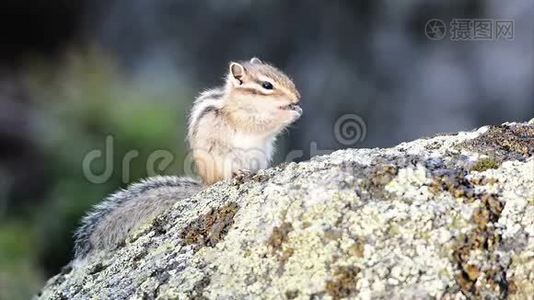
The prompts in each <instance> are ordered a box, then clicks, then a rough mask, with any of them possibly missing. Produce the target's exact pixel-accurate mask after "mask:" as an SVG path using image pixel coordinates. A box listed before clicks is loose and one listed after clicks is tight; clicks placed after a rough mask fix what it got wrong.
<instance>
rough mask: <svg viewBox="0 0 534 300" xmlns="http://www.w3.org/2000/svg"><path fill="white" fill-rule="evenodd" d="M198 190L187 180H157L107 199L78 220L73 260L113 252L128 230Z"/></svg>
mask: <svg viewBox="0 0 534 300" xmlns="http://www.w3.org/2000/svg"><path fill="white" fill-rule="evenodd" d="M201 188H202V185H201V184H200V183H199V182H197V181H195V180H193V179H191V178H185V177H176V176H157V177H152V178H148V179H145V180H143V181H141V182H138V183H134V184H132V185H130V186H129V187H128V188H127V189H123V190H120V191H118V192H116V193H114V194H112V195H110V196H108V197H107V198H106V199H104V201H102V202H101V203H99V204H97V205H96V206H95V207H94V208H93V209H92V210H91V211H89V213H87V215H86V216H85V217H84V218H83V219H82V222H81V223H82V224H81V226H80V228H79V229H78V230H77V231H76V233H75V235H74V237H75V246H74V251H75V255H74V258H75V260H76V261H81V260H84V258H86V257H87V256H88V255H89V254H90V253H91V252H93V251H97V250H110V249H113V248H115V247H116V246H118V245H119V244H120V243H121V242H122V241H124V240H125V238H126V237H127V235H128V233H129V232H130V231H131V230H134V229H135V228H137V227H138V226H139V225H141V224H143V223H145V222H147V221H148V220H150V219H151V218H154V217H156V216H157V215H158V214H160V213H161V212H163V211H164V210H166V209H167V208H169V207H171V206H172V205H173V204H174V203H176V202H177V201H180V200H183V199H185V198H189V197H191V196H193V195H194V194H196V193H197V192H199V191H200V190H201Z"/></svg>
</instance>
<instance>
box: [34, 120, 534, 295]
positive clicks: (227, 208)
mask: <svg viewBox="0 0 534 300" xmlns="http://www.w3.org/2000/svg"><path fill="white" fill-rule="evenodd" d="M533 154H534V122H532V121H531V122H530V123H529V124H526V123H525V124H517V123H508V124H504V125H501V126H489V127H483V128H480V129H479V130H476V131H473V132H461V133H458V134H452V135H441V136H436V137H433V138H428V139H421V140H416V141H413V142H410V143H403V144H400V145H398V146H396V147H394V148H391V149H349V150H342V151H337V152H334V153H332V154H330V155H325V156H320V157H314V158H313V159H312V160H310V161H307V162H302V163H290V164H288V165H285V166H279V167H275V168H272V169H268V170H264V171H261V172H260V173H259V174H258V175H257V176H255V177H254V178H253V179H251V180H249V181H245V182H242V183H236V182H234V183H231V182H221V183H218V184H216V185H215V186H213V187H211V188H209V189H206V190H205V191H203V192H200V193H199V194H197V195H196V196H194V197H193V198H191V199H188V200H185V201H180V202H178V203H177V204H176V205H175V206H174V208H173V209H172V210H170V211H168V212H166V213H164V214H163V215H161V216H159V217H157V218H156V219H155V220H153V222H151V223H150V224H147V225H146V226H145V227H143V228H141V229H140V230H138V231H137V232H135V233H134V234H132V235H131V236H130V237H129V239H128V240H127V241H126V243H125V244H124V245H123V246H122V247H121V248H119V249H117V250H116V251H113V252H111V253H108V254H107V255H105V256H101V257H97V259H96V260H95V261H94V262H93V263H90V264H88V265H86V266H82V267H79V268H75V269H74V270H67V269H66V270H65V271H64V272H62V274H59V275H56V276H55V277H53V278H52V279H50V280H49V282H48V283H47V285H46V287H45V288H44V289H43V291H42V292H41V293H40V297H41V298H43V299H154V298H156V299H187V298H197V299H198V298H204V299H205V298H208V299H242V298H276V299H310V298H314V299H315V298H325V299H329V298H334V299H338V298H344V297H348V298H362V299H368V298H384V299H387V298H394V299H396V298H410V299H413V298H430V297H443V298H446V299H462V298H466V297H467V298H474V297H477V298H478V297H488V298H490V299H491V298H507V297H509V298H515V299H525V298H528V297H532V295H534V236H533V235H534V157H533Z"/></svg>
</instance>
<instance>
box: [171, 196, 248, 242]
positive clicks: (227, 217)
mask: <svg viewBox="0 0 534 300" xmlns="http://www.w3.org/2000/svg"><path fill="white" fill-rule="evenodd" d="M238 209H239V206H238V205H237V203H235V202H230V203H228V204H226V205H225V206H223V207H220V208H212V209H211V210H210V211H209V212H208V213H207V214H204V215H202V216H200V217H198V218H197V219H195V220H194V221H193V222H191V223H189V224H188V225H187V226H186V227H185V228H184V229H183V230H182V231H181V232H180V238H182V240H183V241H184V242H185V243H186V244H187V245H191V244H196V245H198V246H208V247H213V246H215V245H216V244H217V243H218V242H219V241H221V240H222V239H223V238H224V236H225V235H226V234H227V233H228V231H229V229H230V226H232V224H234V216H235V214H236V213H237V211H238Z"/></svg>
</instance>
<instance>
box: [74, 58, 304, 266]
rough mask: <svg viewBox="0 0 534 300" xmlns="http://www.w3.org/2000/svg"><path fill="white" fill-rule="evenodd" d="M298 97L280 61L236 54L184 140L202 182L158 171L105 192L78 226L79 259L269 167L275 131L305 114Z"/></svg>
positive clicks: (199, 105)
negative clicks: (208, 190)
mask: <svg viewBox="0 0 534 300" xmlns="http://www.w3.org/2000/svg"><path fill="white" fill-rule="evenodd" d="M299 99H300V94H299V92H298V90H297V89H296V87H295V84H294V83H293V81H292V80H291V79H290V78H289V77H288V76H287V75H285V74H284V73H283V72H282V71H280V70H278V69H277V68H275V67H273V66H271V65H269V64H266V63H263V62H262V61H261V60H259V59H258V58H256V57H254V58H252V59H251V60H249V61H243V62H231V63H230V64H229V70H228V74H227V76H226V82H225V85H224V86H223V87H219V88H215V89H212V90H207V91H205V92H203V93H201V94H200V96H199V97H198V98H197V99H196V100H195V102H194V105H193V108H192V110H191V114H190V116H189V124H188V134H187V140H188V141H189V146H190V148H191V150H192V154H193V160H194V162H195V165H196V169H197V172H198V174H199V175H200V178H201V182H199V181H197V180H194V179H191V178H185V177H176V176H158V177H154V178H149V179H146V180H144V181H141V182H139V183H135V184H133V185H131V186H130V187H128V188H127V189H126V190H121V191H119V192H117V193H115V194H112V195H111V196H109V197H107V198H106V199H105V200H104V201H102V202H101V203H100V204H98V205H96V206H95V207H94V208H93V209H92V210H91V211H90V212H89V213H88V214H87V215H86V216H85V217H84V218H83V219H82V225H81V226H80V228H79V229H78V230H77V231H76V233H75V239H76V241H75V249H74V250H75V255H74V265H77V264H80V263H81V262H83V261H85V259H86V258H87V257H89V256H90V255H91V254H92V253H93V252H96V251H106V250H112V249H114V248H116V247H117V246H118V245H119V244H120V243H121V242H123V241H124V240H125V239H126V237H127V235H128V234H129V232H130V231H132V230H135V229H136V228H138V227H139V226H140V225H142V224H144V223H146V222H148V221H149V220H151V219H153V218H154V217H156V216H157V215H159V214H160V213H162V212H163V211H164V210H166V209H168V208H169V207H171V206H172V205H173V204H174V203H176V201H180V200H183V199H186V198H189V197H191V196H193V195H195V194H196V193H198V192H199V191H201V190H202V189H203V188H204V187H206V186H209V185H211V184H213V183H215V182H218V181H220V180H224V179H231V178H233V177H235V176H243V175H248V174H252V173H254V172H256V171H258V170H260V169H264V168H267V167H269V164H270V162H271V157H272V155H273V151H274V142H275V139H276V136H277V135H278V134H279V133H280V132H281V131H282V130H283V129H284V128H286V127H287V126H288V125H289V124H291V123H293V122H294V121H295V120H297V119H298V118H299V117H300V116H301V114H302V109H301V108H300V107H299V106H298V105H297V104H298V102H299Z"/></svg>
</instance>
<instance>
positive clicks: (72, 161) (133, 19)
mask: <svg viewBox="0 0 534 300" xmlns="http://www.w3.org/2000/svg"><path fill="white" fill-rule="evenodd" d="M532 16H534V3H533V2H532V1H529V0H514V1H502V0H485V1H482V0H480V1H464V0H462V1H461V0H457V1H449V0H447V1H445V0H443V1H435V0H434V1H426V0H404V1H371V0H369V1H363V0H357V1H348V0H347V1H303V0H301V1H264V0H259V1H251V0H240V1H232V2H223V1H215V0H211V1H197V2H193V1H177V0H174V1H170V0H157V1H156V0H153V1H146V0H145V1H144V0H114V1H102V0H98V1H68V0H62V1H44V0H36V1H15V0H7V1H3V2H2V4H0V138H1V144H0V299H19V298H20V299H24V298H27V297H28V296H29V295H31V293H33V292H35V291H36V290H37V289H38V288H39V286H40V285H41V284H42V282H43V280H45V279H46V278H47V277H48V276H50V275H51V274H54V273H56V272H58V271H59V269H60V267H61V266H62V265H64V264H65V263H67V262H68V261H69V259H70V255H71V252H70V251H71V249H72V239H71V235H72V232H73V230H74V228H75V227H76V226H77V224H78V220H79V218H80V217H81V216H82V214H83V212H84V211H85V210H87V209H88V207H90V205H92V204H94V203H96V202H98V201H99V200H100V199H101V198H102V197H103V196H105V195H106V194H108V193H110V192H112V191H113V190H115V189H117V188H119V187H124V186H126V184H127V182H129V181H135V180H137V179H139V178H142V177H144V176H147V172H146V168H145V163H146V158H147V156H148V155H149V154H150V153H152V152H153V151H155V150H158V149H166V150H168V151H172V152H173V154H174V155H175V160H174V161H173V164H172V165H171V166H170V167H169V168H166V169H164V170H160V171H161V173H166V174H179V173H183V163H182V161H183V157H184V156H185V151H186V149H185V148H186V146H185V143H184V128H185V123H186V114H187V111H188V109H189V108H190V106H191V103H192V101H193V99H194V97H195V95H196V94H197V93H198V92H199V91H201V90H202V89H206V88H209V87H212V86H215V85H218V84H221V83H222V77H223V75H224V73H225V72H226V69H227V64H228V62H229V61H230V60H241V59H248V58H250V57H252V56H258V57H260V58H261V59H263V60H266V61H269V62H272V63H273V64H274V65H276V66H278V67H279V68H281V69H283V70H285V71H286V72H287V73H288V74H290V75H291V76H292V77H293V78H294V79H295V81H296V85H297V87H298V88H299V89H300V91H301V94H302V107H303V109H304V115H303V117H302V118H301V119H300V120H299V121H298V122H297V123H296V124H294V126H292V128H291V129H290V130H289V132H288V133H286V134H285V135H284V136H283V137H282V138H281V140H280V151H279V158H278V159H279V160H280V159H281V158H282V157H283V156H284V154H285V153H287V152H289V151H291V150H302V151H303V153H304V156H303V157H302V158H300V159H307V158H308V157H309V155H310V143H311V142H314V143H316V145H317V147H318V148H319V149H323V150H335V149H339V148H345V147H347V145H344V144H340V143H339V141H337V140H336V135H335V134H334V131H333V130H334V125H335V123H336V120H338V118H339V117H341V116H343V115H345V114H356V115H358V116H359V117H361V118H362V120H363V121H365V124H366V135H365V139H363V140H362V141H359V142H358V143H356V144H354V145H348V146H353V147H386V146H393V145H395V144H398V143H400V142H403V141H409V140H413V139H416V138H419V137H424V136H430V135H434V134H437V133H443V132H455V131H458V130H469V129H472V128H475V127H478V126H481V125H485V124H499V123H502V122H505V121H526V120H528V119H530V118H532V117H533V116H534V88H533V83H534V18H532ZM461 18H467V19H490V20H492V21H495V20H504V19H505V20H513V21H514V28H513V39H512V40H507V39H502V38H496V37H495V34H496V30H497V28H495V27H494V28H492V31H493V36H494V38H492V39H490V40H473V39H471V40H461V41H454V40H451V37H453V32H451V21H452V20H453V19H461ZM430 19H440V20H442V21H443V22H444V24H445V25H446V30H447V31H446V32H444V34H445V35H444V37H443V39H441V40H432V39H429V38H428V37H427V35H426V34H425V33H428V29H429V28H426V29H427V31H425V25H426V24H427V21H429V20H430ZM493 24H494V23H493ZM434 33H436V32H434ZM438 33H439V32H438ZM109 135H112V136H113V137H114V148H113V149H114V152H113V157H114V158H116V159H115V160H114V161H113V162H111V163H110V162H100V163H99V164H97V165H96V169H97V170H104V169H105V168H106V167H107V166H108V165H109V164H111V167H113V171H114V172H113V174H112V176H111V177H110V179H109V180H107V181H106V182H105V183H103V184H93V183H90V182H88V181H87V180H86V178H85V177H84V175H83V172H82V167H81V165H82V160H83V158H84V157H85V155H86V154H87V153H88V151H91V150H94V149H102V150H103V149H104V148H105V138H106V136H109ZM131 150H136V151H138V152H139V157H138V158H136V160H135V161H134V162H133V165H132V168H131V169H130V170H128V172H129V173H128V178H127V180H124V176H123V174H122V173H123V168H122V165H121V159H122V157H124V155H125V153H127V152H128V151H131Z"/></svg>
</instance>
